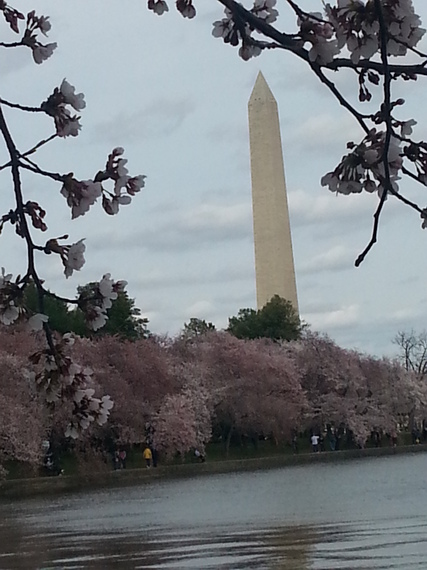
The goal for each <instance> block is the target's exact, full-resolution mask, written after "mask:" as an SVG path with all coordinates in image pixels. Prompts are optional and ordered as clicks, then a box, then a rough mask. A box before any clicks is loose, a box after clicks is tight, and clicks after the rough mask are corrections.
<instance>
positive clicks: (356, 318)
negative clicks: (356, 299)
mask: <svg viewBox="0 0 427 570" xmlns="http://www.w3.org/2000/svg"><path fill="white" fill-rule="evenodd" d="M302 317H303V319H304V320H305V321H306V322H307V323H309V325H311V326H312V328H313V329H315V330H320V331H325V330H335V329H345V328H349V327H352V326H355V325H357V324H359V323H360V320H361V317H360V307H359V305H357V304H354V305H348V306H344V307H340V308H339V309H335V310H333V311H329V312H327V313H304V314H303V315H302Z"/></svg>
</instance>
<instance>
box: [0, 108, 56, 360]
mask: <svg viewBox="0 0 427 570" xmlns="http://www.w3.org/2000/svg"><path fill="white" fill-rule="evenodd" d="M0 132H1V133H2V135H3V138H4V141H5V143H6V147H7V149H8V152H9V156H10V164H11V172H12V180H13V190H14V194H15V200H16V211H17V215H18V223H19V235H20V236H21V237H22V238H23V239H24V240H25V242H26V244H27V275H30V276H31V278H32V279H33V280H34V283H35V285H36V288H37V295H38V305H39V311H40V312H41V313H43V311H44V299H43V296H44V294H43V287H42V283H41V280H40V278H39V276H38V274H37V271H36V268H35V259H34V250H35V249H36V248H35V246H34V243H33V240H32V238H31V233H30V229H29V227H28V223H27V218H26V215H25V208H24V201H23V196H22V185H21V177H20V172H19V158H18V156H19V153H18V150H17V148H16V146H15V143H14V141H13V139H12V136H11V134H10V131H9V129H8V126H7V124H6V120H5V117H4V114H3V110H2V109H1V107H0ZM43 328H44V331H45V335H46V340H47V343H48V345H49V348H50V349H51V350H52V351H53V354H56V351H55V350H54V342H53V338H52V333H51V331H50V328H49V327H48V325H47V323H43Z"/></svg>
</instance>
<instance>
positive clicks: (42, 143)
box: [20, 133, 59, 158]
mask: <svg viewBox="0 0 427 570" xmlns="http://www.w3.org/2000/svg"><path fill="white" fill-rule="evenodd" d="M58 136H59V135H58V134H57V133H55V134H54V135H51V136H50V137H48V138H47V139H43V140H41V141H40V142H38V143H37V144H36V145H34V146H33V147H32V148H30V149H29V150H26V151H25V152H23V153H22V154H20V157H21V158H24V157H27V156H28V155H30V154H34V153H35V152H36V151H37V150H38V149H39V148H41V147H42V146H44V145H45V144H47V143H50V142H51V141H53V140H54V139H56V138H58Z"/></svg>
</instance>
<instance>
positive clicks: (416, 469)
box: [0, 454, 427, 570]
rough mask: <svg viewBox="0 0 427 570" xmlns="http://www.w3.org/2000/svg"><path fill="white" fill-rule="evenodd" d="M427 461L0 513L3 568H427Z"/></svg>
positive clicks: (151, 489)
mask: <svg viewBox="0 0 427 570" xmlns="http://www.w3.org/2000/svg"><path fill="white" fill-rule="evenodd" d="M426 472H427V456H426V455H425V454H416V455H400V456H395V457H386V458H372V459H363V460H354V461H349V462H345V463H336V464H314V465H306V466H298V467H289V468H283V469H276V470H272V471H260V472H255V473H236V474H225V475H212V476H201V477H197V478H191V479H186V480H182V479H181V480H173V481H153V482H152V483H148V484H144V485H141V486H137V487H132V488H129V487H127V488H121V489H114V490H111V489H108V490H101V491H96V492H82V493H80V494H72V495H64V496H63V497H44V498H38V499H31V500H25V501H15V502H7V503H5V502H3V503H2V504H1V505H0V514H1V519H0V520H1V522H0V568H1V569H5V570H6V569H8V570H9V569H10V570H13V569H18V570H21V569H25V570H28V569H53V568H55V569H82V568H84V569H86V568H87V569H98V570H100V569H103V570H104V569H105V570H109V569H113V568H114V569H116V568H124V569H133V568H135V569H136V568H144V569H153V570H154V569H158V570H160V569H163V570H166V569H171V570H172V569H173V570H191V569H198V570H199V569H200V570H201V569H212V570H213V569H215V570H250V569H257V570H288V569H289V570H309V569H310V570H312V569H313V570H334V569H340V570H359V569H369V570H373V569H375V570H376V569H384V570H391V569H401V570H413V569H420V570H421V569H423V570H425V569H426V568H427V540H426V535H427V509H426V507H427V476H426Z"/></svg>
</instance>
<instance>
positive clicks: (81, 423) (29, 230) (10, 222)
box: [0, 0, 145, 437]
mask: <svg viewBox="0 0 427 570" xmlns="http://www.w3.org/2000/svg"><path fill="white" fill-rule="evenodd" d="M0 12H1V15H2V16H3V19H4V22H5V24H6V26H7V27H8V28H9V31H7V30H5V31H4V36H7V34H8V33H9V35H11V36H14V41H2V42H0V47H1V48H3V50H5V52H4V53H7V51H8V50H10V49H29V50H30V51H31V55H32V58H33V61H34V62H35V64H37V65H40V64H42V63H43V62H44V61H45V60H46V59H48V58H49V57H51V56H52V55H53V53H54V51H55V49H56V47H57V44H56V42H51V43H46V40H45V38H46V37H47V36H48V35H49V33H50V32H51V23H50V21H49V17H48V16H44V15H41V16H40V15H37V14H36V12H35V11H34V10H32V11H30V12H29V13H28V14H26V15H25V14H23V13H22V12H20V11H19V10H18V9H16V8H14V7H12V6H9V4H7V3H6V2H5V1H3V0H1V1H0ZM22 93H23V95H24V96H25V97H26V98H27V99H29V98H31V89H26V90H25V89H22ZM85 107H86V102H85V98H84V95H83V93H78V92H76V89H75V87H74V86H73V85H72V84H71V83H70V82H69V81H67V79H62V80H60V82H59V83H58V86H57V87H55V88H54V90H53V92H51V93H47V94H46V98H45V99H44V100H43V101H42V102H37V103H34V102H32V101H28V100H27V101H23V102H21V101H20V102H13V101H8V100H6V99H4V98H2V97H0V133H1V136H2V137H3V140H4V143H5V149H6V154H5V157H4V158H3V159H2V163H1V164H0V172H1V174H2V176H3V178H4V186H6V184H8V185H9V187H10V189H11V195H12V196H13V205H12V206H11V207H10V209H9V210H8V211H7V212H5V213H4V214H3V215H0V231H2V230H3V228H4V227H5V226H12V227H13V229H14V231H15V234H16V236H17V238H18V239H20V240H23V243H24V244H25V247H26V252H27V255H26V259H23V260H22V261H23V263H22V270H21V272H20V274H19V275H16V276H15V277H14V276H13V275H12V274H9V273H6V271H5V269H2V272H1V276H0V322H1V323H3V324H4V325H12V324H14V323H17V322H18V321H24V320H25V321H26V322H27V323H28V326H29V327H30V328H31V329H33V330H35V331H44V334H45V339H46V345H45V347H43V348H40V349H39V350H37V351H36V352H35V353H34V354H33V355H32V357H31V361H32V364H33V365H34V366H35V367H36V372H35V376H34V380H35V385H36V386H38V387H39V389H40V391H41V392H42V393H45V394H46V398H47V401H48V402H49V404H53V403H55V402H60V401H63V400H68V401H70V402H72V416H71V421H70V422H69V425H68V428H67V434H68V435H69V436H71V437H76V436H77V435H78V434H79V432H81V430H84V429H85V428H87V427H88V426H89V425H90V424H91V423H92V422H95V423H98V424H100V425H102V424H103V423H105V421H106V420H107V417H108V415H109V412H110V409H111V408H112V405H113V404H112V401H111V399H110V398H109V397H108V396H103V397H97V396H95V390H94V388H93V379H92V371H91V370H90V369H89V368H84V367H82V366H81V365H79V364H78V363H77V362H75V361H74V360H73V358H72V351H71V350H70V348H71V345H72V344H73V339H72V337H71V336H70V335H65V336H63V337H61V336H60V335H55V334H53V333H52V331H51V329H50V326H49V322H48V317H47V315H46V314H45V310H44V309H45V304H46V303H45V300H46V298H48V297H54V298H57V299H60V300H62V301H65V302H67V303H71V304H74V305H75V306H77V307H79V309H81V310H82V311H83V313H84V315H85V318H86V322H87V326H88V327H89V328H90V329H92V330H98V329H99V328H101V327H102V326H103V325H104V324H105V323H106V321H107V318H108V317H107V311H108V310H109V309H110V308H111V306H112V302H113V301H114V300H115V299H117V296H118V295H119V294H120V293H121V292H123V290H124V287H125V285H126V282H124V281H114V280H113V279H112V278H111V276H110V274H108V273H107V274H106V275H104V276H103V277H102V279H101V280H100V281H99V282H97V283H93V284H91V287H90V291H87V290H85V291H84V294H83V292H82V291H80V294H79V295H78V296H77V298H75V299H61V298H60V297H58V296H57V295H55V293H53V292H51V291H48V290H47V289H46V288H45V286H44V280H43V277H42V276H41V275H40V274H39V271H38V269H37V261H38V259H39V258H40V256H50V257H51V259H54V258H59V260H60V262H61V264H62V266H63V270H64V275H65V278H68V277H70V276H71V275H72V274H73V273H74V272H75V271H79V270H80V269H81V268H82V267H83V265H84V263H85V257H84V254H85V250H86V244H85V239H84V238H81V239H79V240H78V241H77V242H75V243H69V242H67V240H68V235H67V234H64V235H61V236H57V235H49V233H48V225H47V222H48V217H49V216H48V213H47V210H46V209H45V206H44V205H42V204H41V203H39V202H38V201H36V200H34V199H28V198H27V197H26V196H27V191H26V190H27V185H26V183H24V182H25V181H26V180H28V176H29V175H32V176H37V177H42V178H44V179H45V180H46V181H52V183H54V184H55V185H56V186H57V188H58V190H59V192H60V194H61V195H62V196H63V197H64V199H65V204H66V206H67V207H68V208H69V209H70V214H71V219H76V218H79V217H81V216H83V215H85V214H87V213H88V212H89V210H90V209H91V208H92V207H94V206H95V203H96V202H98V201H99V202H100V204H101V207H102V208H103V209H104V211H105V212H106V214H108V215H114V214H117V213H118V211H119V209H120V207H122V206H125V205H127V204H130V202H131V201H132V198H133V197H134V196H135V195H136V194H137V193H138V192H139V191H140V190H141V189H142V188H143V187H144V184H145V176H143V175H139V176H131V175H129V173H128V169H127V166H126V164H127V161H126V159H125V158H124V157H123V154H124V150H123V148H121V147H117V148H114V149H113V150H112V151H111V152H110V153H109V154H108V157H107V160H106V163H105V166H104V167H101V168H100V169H98V170H97V171H96V172H95V175H94V176H93V177H92V178H88V179H84V180H79V179H77V178H76V177H75V176H74V174H73V173H72V172H66V173H61V172H56V171H55V170H54V169H52V167H51V166H50V165H45V164H42V163H41V160H38V155H37V153H38V151H39V150H40V149H41V148H42V147H45V146H46V145H48V144H49V143H51V142H52V141H53V140H60V139H65V138H69V137H77V136H78V134H79V132H80V129H81V123H80V119H81V116H80V113H81V111H83V109H84V108H85ZM6 109H7V112H6ZM17 113H19V114H23V113H25V114H26V115H27V117H28V121H31V119H32V118H33V117H34V116H35V115H39V116H40V117H46V119H47V120H48V121H51V122H52V134H51V135H50V136H48V137H47V138H45V139H43V140H38V141H37V140H33V139H32V138H31V128H30V127H28V128H27V133H28V134H29V136H28V141H27V142H25V143H24V142H20V143H19V144H18V143H17V142H16V139H15V137H14V135H13V120H12V119H13V114H17ZM7 174H8V175H9V177H10V178H9V180H8V182H6V175H7ZM43 234H44V235H45V236H46V237H42V236H43ZM30 284H31V285H33V286H34V287H35V288H36V291H37V304H38V307H37V310H36V311H34V310H31V309H30V307H29V306H28V305H27V304H26V302H25V289H26V288H27V287H28V286H29V285H30Z"/></svg>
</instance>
